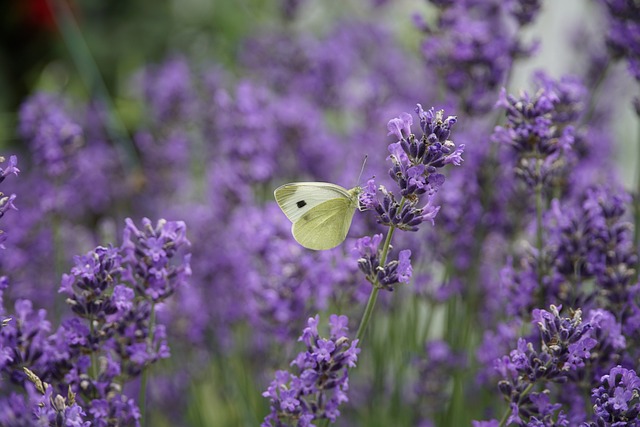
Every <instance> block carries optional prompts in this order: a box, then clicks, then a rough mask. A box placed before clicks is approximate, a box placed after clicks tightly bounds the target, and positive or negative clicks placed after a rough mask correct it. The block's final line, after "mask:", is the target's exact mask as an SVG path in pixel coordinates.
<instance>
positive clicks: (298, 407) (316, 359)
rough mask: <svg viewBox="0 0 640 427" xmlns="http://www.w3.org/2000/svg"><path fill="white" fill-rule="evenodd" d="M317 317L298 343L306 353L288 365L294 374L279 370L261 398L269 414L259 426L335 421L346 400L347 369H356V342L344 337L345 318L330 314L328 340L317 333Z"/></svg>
mask: <svg viewBox="0 0 640 427" xmlns="http://www.w3.org/2000/svg"><path fill="white" fill-rule="evenodd" d="M318 323H319V316H316V317H315V318H313V317H312V318H309V320H308V322H307V324H308V326H307V328H305V330H304V332H303V334H302V336H301V337H300V341H302V342H304V343H305V345H306V347H307V350H306V351H303V352H302V353H300V354H298V356H296V358H295V359H294V360H293V361H292V362H291V366H295V367H296V371H297V374H292V373H289V372H287V371H278V372H276V374H275V377H276V378H275V379H274V380H273V381H272V382H271V384H270V385H269V387H268V389H267V391H265V392H264V393H262V395H263V396H264V397H266V398H268V399H269V401H270V406H271V412H270V413H269V415H267V416H266V417H265V419H264V422H263V423H262V426H264V427H267V426H282V425H297V426H310V425H311V422H312V421H314V420H321V419H329V420H330V421H332V422H335V420H336V418H337V417H338V416H339V415H340V411H339V410H338V406H339V405H340V404H341V403H343V402H346V401H348V398H347V394H346V392H347V390H348V389H349V382H348V381H349V375H348V369H349V368H353V367H355V366H356V362H357V360H358V353H359V352H360V349H358V347H357V346H358V341H357V340H355V341H350V340H349V338H348V337H347V329H346V325H347V319H346V316H337V315H335V314H334V315H331V316H330V317H329V324H330V329H331V335H330V338H329V339H325V338H321V337H320V335H319V334H318Z"/></svg>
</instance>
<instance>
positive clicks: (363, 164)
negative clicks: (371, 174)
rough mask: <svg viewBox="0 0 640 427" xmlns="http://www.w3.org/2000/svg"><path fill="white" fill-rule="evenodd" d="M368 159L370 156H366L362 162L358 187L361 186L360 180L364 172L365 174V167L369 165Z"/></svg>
mask: <svg viewBox="0 0 640 427" xmlns="http://www.w3.org/2000/svg"><path fill="white" fill-rule="evenodd" d="M367 157H369V155H368V154H365V156H364V160H363V161H362V167H361V168H360V175H358V181H356V182H357V185H360V178H362V172H364V166H365V165H366V164H367Z"/></svg>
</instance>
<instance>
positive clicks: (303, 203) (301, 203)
mask: <svg viewBox="0 0 640 427" xmlns="http://www.w3.org/2000/svg"><path fill="white" fill-rule="evenodd" d="M296 206H297V207H298V208H303V207H305V206H307V202H305V201H304V200H300V201H298V202H296Z"/></svg>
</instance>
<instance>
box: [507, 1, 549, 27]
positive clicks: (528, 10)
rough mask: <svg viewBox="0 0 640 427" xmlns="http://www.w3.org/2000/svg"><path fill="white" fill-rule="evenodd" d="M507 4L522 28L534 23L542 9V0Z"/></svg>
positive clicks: (509, 2)
mask: <svg viewBox="0 0 640 427" xmlns="http://www.w3.org/2000/svg"><path fill="white" fill-rule="evenodd" d="M505 3H506V7H507V10H508V11H509V13H510V14H511V15H512V16H513V17H514V18H516V20H517V21H518V24H520V26H521V27H522V26H525V25H528V24H530V23H532V22H533V21H534V20H535V18H536V16H537V15H538V13H539V12H540V8H541V7H542V1H541V0H509V1H507V2H505Z"/></svg>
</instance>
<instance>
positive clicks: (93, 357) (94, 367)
mask: <svg viewBox="0 0 640 427" xmlns="http://www.w3.org/2000/svg"><path fill="white" fill-rule="evenodd" d="M89 331H90V334H91V336H92V337H93V336H95V328H94V327H93V318H89ZM91 378H92V379H93V380H94V381H97V380H98V359H97V355H96V352H95V351H94V350H93V349H91Z"/></svg>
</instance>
